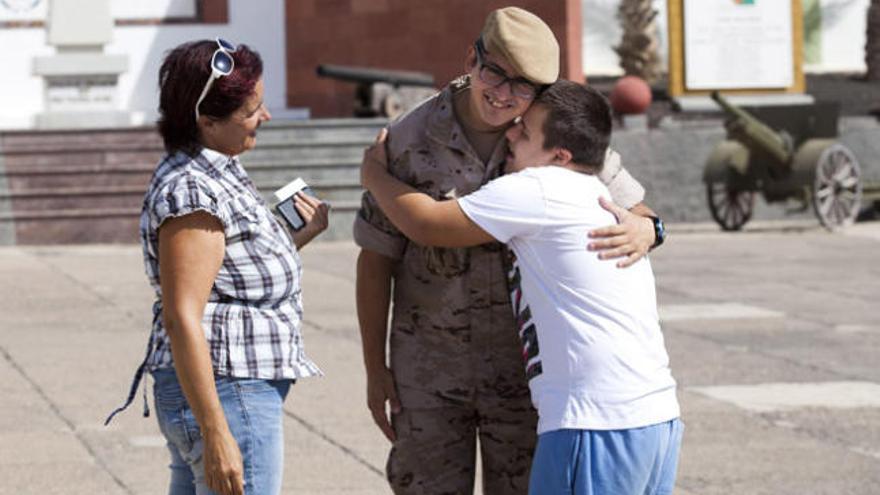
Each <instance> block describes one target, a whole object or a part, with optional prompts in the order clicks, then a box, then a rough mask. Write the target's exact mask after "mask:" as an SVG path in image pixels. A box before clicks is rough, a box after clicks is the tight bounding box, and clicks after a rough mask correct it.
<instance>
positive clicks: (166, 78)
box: [158, 40, 263, 153]
mask: <svg viewBox="0 0 880 495" xmlns="http://www.w3.org/2000/svg"><path fill="white" fill-rule="evenodd" d="M216 49H217V42H216V41H213V40H201V41H191V42H189V43H184V44H182V45H180V46H178V47H177V48H174V49H173V50H171V51H170V52H168V54H167V55H166V56H165V60H164V61H163V62H162V68H160V69H159V122H158V125H159V134H160V135H161V136H162V140H163V141H164V142H165V149H166V151H168V152H169V153H173V152H175V151H187V152H190V153H193V152H197V151H198V150H199V149H200V145H199V132H198V127H197V126H196V116H195V106H196V100H198V99H199V95H200V94H201V93H202V90H203V89H204V87H205V83H206V82H208V78H209V77H210V76H211V57H212V56H213V55H214V51H215V50H216ZM231 55H232V58H233V60H235V67H234V68H233V69H232V73H231V74H229V75H228V76H223V77H220V78H219V79H215V80H214V83H213V84H212V85H211V89H210V91H208V94H207V95H206V96H205V99H204V100H202V103H201V105H200V106H199V112H200V113H201V114H202V115H207V116H210V117H214V118H217V119H221V120H222V119H225V118H227V117H229V116H230V115H232V114H233V113H234V112H235V111H236V110H238V109H239V108H240V107H241V106H242V105H243V104H244V102H245V100H247V98H248V97H249V96H250V95H251V94H252V93H253V92H254V86H256V84H257V81H259V80H260V77H262V75H263V60H262V59H261V58H260V54H259V53H257V52H256V51H254V50H251V49H250V48H248V47H247V45H238V48H237V49H236V51H235V52H233V53H231Z"/></svg>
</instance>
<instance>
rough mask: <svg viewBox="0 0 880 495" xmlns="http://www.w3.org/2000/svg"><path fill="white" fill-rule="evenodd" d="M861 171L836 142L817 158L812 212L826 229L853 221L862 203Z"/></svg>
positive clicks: (843, 147)
mask: <svg viewBox="0 0 880 495" xmlns="http://www.w3.org/2000/svg"><path fill="white" fill-rule="evenodd" d="M860 178H861V170H860V168H859V162H858V160H856V157H855V155H853V153H852V151H850V150H849V148H847V147H846V146H844V145H842V144H839V143H835V144H832V145H831V146H829V147H828V148H827V149H826V150H825V151H823V152H822V154H821V155H820V156H819V160H818V163H817V164H816V178H815V181H814V183H813V198H812V199H813V209H814V210H815V212H816V216H817V217H819V221H820V222H821V223H822V225H823V226H825V228H827V229H829V230H834V229H836V228H840V227H843V226H846V225H849V224H852V223H853V221H855V218H856V216H857V215H858V214H859V208H860V207H861V203H862V183H861V181H860Z"/></svg>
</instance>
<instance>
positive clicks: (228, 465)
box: [202, 428, 244, 495]
mask: <svg viewBox="0 0 880 495" xmlns="http://www.w3.org/2000/svg"><path fill="white" fill-rule="evenodd" d="M202 441H203V442H204V452H203V453H202V459H203V461H204V468H205V483H206V484H207V485H208V488H210V489H211V490H213V491H215V492H217V493H220V494H221V495H244V464H243V462H242V459H241V451H240V450H239V448H238V442H236V441H235V438H234V437H233V436H232V433H231V432H230V431H229V429H228V428H226V429H224V430H223V431H217V432H208V433H207V434H202Z"/></svg>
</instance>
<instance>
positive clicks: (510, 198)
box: [458, 166, 679, 434]
mask: <svg viewBox="0 0 880 495" xmlns="http://www.w3.org/2000/svg"><path fill="white" fill-rule="evenodd" d="M600 196H605V197H610V195H609V193H608V189H607V188H606V187H605V186H604V185H603V184H602V183H601V182H600V181H599V180H598V179H597V178H596V177H594V176H590V175H586V174H582V173H578V172H574V171H572V170H568V169H565V168H562V167H555V166H548V167H537V168H528V169H525V170H523V171H521V172H518V173H515V174H511V175H506V176H503V177H500V178H498V179H496V180H493V181H492V182H490V183H488V184H486V185H485V186H483V187H482V188H481V189H479V190H477V191H475V192H474V193H472V194H469V195H467V196H465V197H463V198H461V199H459V200H458V201H459V205H460V206H461V209H462V210H463V211H464V213H465V214H466V215H467V216H468V217H469V218H470V219H471V220H473V221H474V222H475V223H476V224H477V225H479V226H480V227H481V228H482V229H483V230H485V231H486V232H488V233H489V234H491V235H492V236H493V237H494V238H496V239H498V240H499V241H501V242H505V243H507V245H508V246H509V247H510V249H511V250H512V251H513V252H514V254H515V256H516V260H515V261H514V263H513V267H512V270H511V272H510V274H509V280H510V284H509V286H510V289H511V299H512V301H513V310H514V313H515V315H516V317H517V324H518V326H519V334H520V338H521V339H522V342H523V358H524V359H525V360H526V363H525V365H526V375H527V377H528V379H529V387H530V388H531V393H532V401H533V402H534V404H535V407H536V408H537V409H538V415H539V421H538V433H539V434H540V433H544V432H547V431H552V430H557V429H562V428H574V429H588V430H618V429H627V428H638V427H641V426H648V425H653V424H657V423H661V422H663V421H668V420H670V419H674V418H677V417H678V416H679V407H678V401H677V399H676V396H675V380H674V379H673V378H672V374H671V373H670V371H669V357H668V355H667V354H666V347H665V345H664V343H663V334H662V333H661V331H660V325H659V318H658V316H657V298H656V294H655V291H654V275H653V273H652V271H651V265H650V262H649V261H648V260H647V258H644V259H642V260H640V261H639V262H637V263H635V264H634V265H632V266H630V267H629V268H625V269H621V268H617V266H616V261H614V260H599V259H598V257H597V256H596V253H594V252H591V251H587V247H586V246H587V243H588V238H587V232H588V231H589V230H591V229H593V228H596V227H603V226H606V225H610V224H613V223H614V222H615V219H614V216H613V215H612V214H611V213H609V212H607V211H605V210H604V209H603V208H602V207H601V206H600V205H599V202H598V201H599V197H600Z"/></svg>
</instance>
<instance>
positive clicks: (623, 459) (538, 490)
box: [529, 419, 684, 495]
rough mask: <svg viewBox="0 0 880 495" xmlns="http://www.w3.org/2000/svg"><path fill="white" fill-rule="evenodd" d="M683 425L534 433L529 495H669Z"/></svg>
mask: <svg viewBox="0 0 880 495" xmlns="http://www.w3.org/2000/svg"><path fill="white" fill-rule="evenodd" d="M683 430H684V424H683V423H682V422H681V420H679V419H673V420H671V421H667V422H665V423H659V424H656V425H651V426H646V427H643V428H632V429H627V430H554V431H548V432H546V433H543V434H541V435H540V436H539V437H538V446H537V447H536V449H535V457H534V459H533V461H532V473H531V478H530V479H529V494H530V495H568V494H571V495H606V494H612V493H613V494H614V495H669V494H671V493H672V489H673V487H674V486H675V471H676V469H677V468H678V452H679V450H680V447H681V435H682V431H683Z"/></svg>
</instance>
